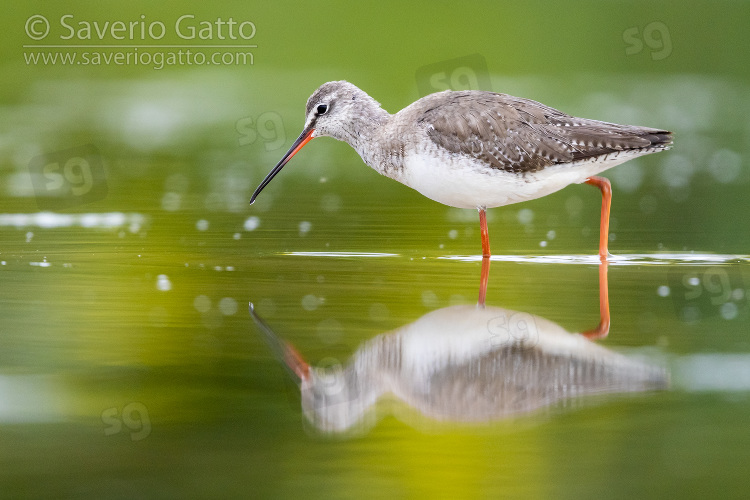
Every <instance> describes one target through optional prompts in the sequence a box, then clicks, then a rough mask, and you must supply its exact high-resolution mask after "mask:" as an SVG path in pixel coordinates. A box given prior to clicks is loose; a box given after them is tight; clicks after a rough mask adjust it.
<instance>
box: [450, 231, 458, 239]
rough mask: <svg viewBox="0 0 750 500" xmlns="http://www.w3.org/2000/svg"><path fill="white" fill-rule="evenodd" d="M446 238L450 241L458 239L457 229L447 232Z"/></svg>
mask: <svg viewBox="0 0 750 500" xmlns="http://www.w3.org/2000/svg"><path fill="white" fill-rule="evenodd" d="M448 238H450V239H452V240H455V239H456V238H458V229H451V230H450V231H448Z"/></svg>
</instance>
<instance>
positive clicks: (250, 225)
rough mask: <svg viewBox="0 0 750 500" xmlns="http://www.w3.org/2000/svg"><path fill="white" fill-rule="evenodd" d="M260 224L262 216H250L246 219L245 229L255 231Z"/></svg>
mask: <svg viewBox="0 0 750 500" xmlns="http://www.w3.org/2000/svg"><path fill="white" fill-rule="evenodd" d="M258 226H260V218H259V217H256V216H254V215H253V216H252V217H248V218H247V219H246V220H245V231H255V230H256V229H258Z"/></svg>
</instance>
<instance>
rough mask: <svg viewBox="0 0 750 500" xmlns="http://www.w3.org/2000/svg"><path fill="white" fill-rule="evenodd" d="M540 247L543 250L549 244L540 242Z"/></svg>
mask: <svg viewBox="0 0 750 500" xmlns="http://www.w3.org/2000/svg"><path fill="white" fill-rule="evenodd" d="M539 246H540V247H542V248H544V247H546V246H547V242H546V241H540V242H539Z"/></svg>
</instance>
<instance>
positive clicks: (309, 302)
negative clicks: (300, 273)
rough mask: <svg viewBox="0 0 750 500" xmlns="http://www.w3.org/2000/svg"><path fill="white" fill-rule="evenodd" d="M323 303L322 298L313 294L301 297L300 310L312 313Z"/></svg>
mask: <svg viewBox="0 0 750 500" xmlns="http://www.w3.org/2000/svg"><path fill="white" fill-rule="evenodd" d="M323 302H324V299H323V298H322V297H317V296H315V295H313V294H308V295H305V296H304V297H302V309H304V310H305V311H314V310H315V309H317V308H318V307H320V305H321V304H322V303H323Z"/></svg>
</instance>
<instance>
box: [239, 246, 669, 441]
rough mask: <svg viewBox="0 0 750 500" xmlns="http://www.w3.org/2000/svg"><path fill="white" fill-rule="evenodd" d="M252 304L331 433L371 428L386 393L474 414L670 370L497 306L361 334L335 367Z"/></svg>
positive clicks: (645, 382) (501, 412)
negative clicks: (304, 350)
mask: <svg viewBox="0 0 750 500" xmlns="http://www.w3.org/2000/svg"><path fill="white" fill-rule="evenodd" d="M484 260H489V259H484ZM606 265H607V264H606V263H602V264H601V268H603V269H606ZM250 314H251V315H252V317H253V319H254V320H255V322H256V324H257V325H258V327H259V330H260V332H261V333H262V334H263V337H264V338H265V339H266V341H268V343H269V345H270V346H271V347H272V348H273V350H274V352H275V354H276V355H277V357H278V358H279V359H280V360H281V361H283V364H284V366H285V367H286V368H287V370H288V372H289V374H290V375H291V377H292V378H293V380H294V381H295V382H296V383H297V384H298V385H299V387H300V389H301V394H302V409H303V412H304V414H305V417H306V418H307V419H308V420H309V421H310V422H311V423H312V424H313V425H314V426H315V427H317V428H318V429H320V430H322V431H324V432H328V433H336V432H345V431H349V430H352V429H355V430H367V427H368V426H369V425H371V424H372V423H374V420H375V418H376V415H375V414H374V412H373V409H374V408H375V405H376V403H377V402H378V400H380V399H383V398H386V397H388V396H390V397H391V399H396V400H400V401H401V402H403V403H404V404H405V405H406V406H409V407H412V408H414V409H416V410H417V411H418V412H419V413H421V414H423V415H424V416H426V417H428V418H430V419H434V420H440V421H452V422H475V423H477V422H489V421H493V420H497V419H501V418H506V417H509V416H513V415H519V414H525V413H529V412H532V411H536V410H539V409H541V408H544V407H547V406H549V405H553V404H555V403H557V402H560V401H566V400H568V399H572V398H580V397H581V396H585V395H587V394H599V395H601V394H603V393H618V392H631V391H648V390H660V389H665V388H666V387H667V386H668V380H669V379H668V374H667V373H666V371H665V370H664V369H663V368H661V367H658V366H651V365H649V364H645V363H643V362H642V361H639V360H635V359H631V358H629V357H625V356H623V355H621V354H618V353H615V352H613V351H610V350H608V349H607V348H605V347H603V346H600V345H597V344H595V343H594V342H592V341H591V340H590V339H591V337H592V336H591V335H590V334H589V332H584V333H582V334H573V333H569V332H568V331H567V330H565V329H564V328H563V327H561V326H560V325H558V324H556V323H553V322H552V321H549V320H547V319H545V318H543V317H540V316H535V315H532V314H529V313H526V312H521V311H513V310H509V309H504V308H500V307H493V306H487V307H484V308H477V307H475V306H473V305H458V306H450V307H446V308H443V309H438V310H436V311H432V312H429V313H427V314H426V315H424V316H422V317H421V318H419V319H418V320H416V321H415V322H413V323H411V324H409V325H405V326H403V327H400V328H398V329H396V330H394V331H392V332H388V333H384V334H381V335H378V336H376V337H374V338H372V339H370V340H368V341H367V342H364V343H363V344H361V345H360V347H359V348H358V349H357V351H356V352H355V353H354V355H353V356H352V359H351V361H350V362H349V363H347V364H346V365H345V366H341V365H334V366H333V367H330V368H333V369H324V368H322V367H315V366H311V365H310V364H308V363H307V362H306V361H305V360H304V358H303V357H302V356H301V355H300V354H299V353H298V352H297V351H296V350H295V349H294V347H293V346H292V345H291V344H289V343H288V342H286V341H284V340H283V339H282V338H280V337H278V336H277V335H276V334H275V333H274V332H273V330H272V329H271V327H270V326H269V325H268V324H267V323H266V322H265V321H264V320H263V319H262V318H261V317H260V316H259V315H258V313H257V312H256V311H255V309H254V308H253V307H252V304H251V306H250ZM388 408H393V406H388ZM399 413H401V412H399ZM407 414H408V413H407ZM359 427H361V428H359Z"/></svg>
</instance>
